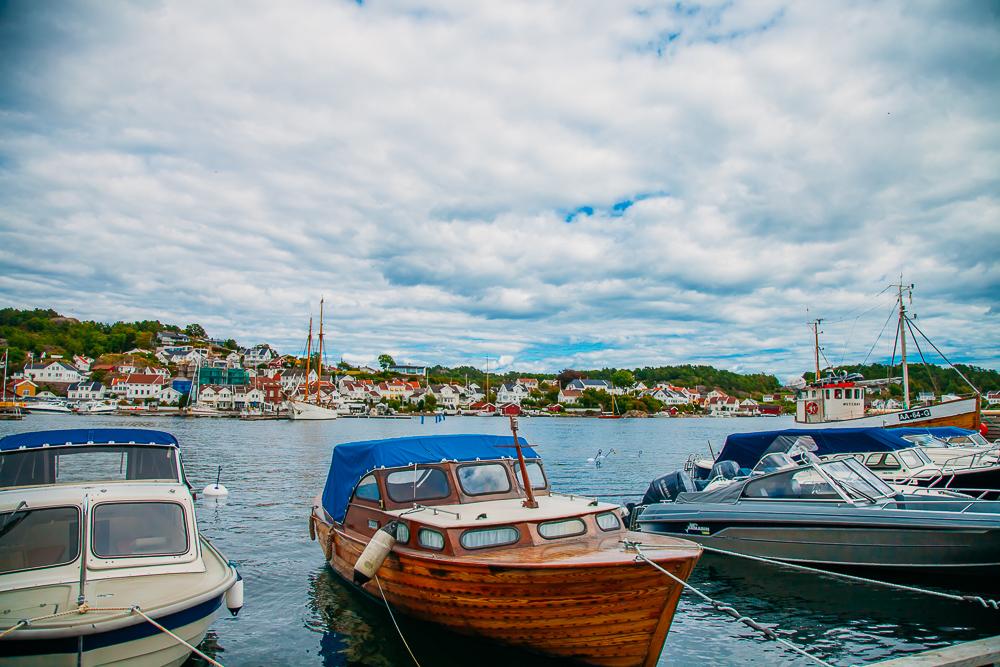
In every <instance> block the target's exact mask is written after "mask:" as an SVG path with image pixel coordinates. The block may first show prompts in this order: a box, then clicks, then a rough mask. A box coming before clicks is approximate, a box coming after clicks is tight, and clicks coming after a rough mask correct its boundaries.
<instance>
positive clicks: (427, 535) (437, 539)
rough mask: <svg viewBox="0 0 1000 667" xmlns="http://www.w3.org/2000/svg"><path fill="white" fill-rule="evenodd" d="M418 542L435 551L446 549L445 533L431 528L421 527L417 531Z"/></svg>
mask: <svg viewBox="0 0 1000 667" xmlns="http://www.w3.org/2000/svg"><path fill="white" fill-rule="evenodd" d="M417 542H419V543H420V546H422V547H425V548H427V549H433V550H434V551H441V550H442V549H444V535H442V534H441V533H439V532H438V531H436V530H431V529H430V528H421V529H420V530H419V531H418V532H417Z"/></svg>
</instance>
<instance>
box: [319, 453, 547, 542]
mask: <svg viewBox="0 0 1000 667" xmlns="http://www.w3.org/2000/svg"><path fill="white" fill-rule="evenodd" d="M518 442H519V443H520V444H521V450H522V451H523V452H524V458H526V459H537V458H538V454H536V453H535V450H534V449H532V448H531V447H530V446H529V445H528V441H527V440H525V439H524V438H518ZM515 456H516V449H515V447H514V438H513V436H509V435H508V436H500V435H482V434H468V435H464V434H458V435H436V436H415V437H408V438H388V439H385V440H364V441H361V442H345V443H343V444H340V445H336V446H335V447H334V448H333V461H332V462H331V464H330V473H329V475H328V476H327V478H326V487H325V488H324V489H323V509H324V510H326V513H327V514H329V515H330V516H331V517H332V518H333V520H334V521H336V522H337V523H343V521H344V516H345V515H346V514H347V504H348V503H349V502H350V500H351V494H352V493H354V487H355V486H357V484H358V482H359V481H361V478H362V477H364V476H365V475H367V474H368V473H370V472H371V471H373V470H376V469H378V468H400V467H404V466H412V465H420V464H431V463H441V462H442V461H485V460H495V459H501V458H508V459H512V458H515Z"/></svg>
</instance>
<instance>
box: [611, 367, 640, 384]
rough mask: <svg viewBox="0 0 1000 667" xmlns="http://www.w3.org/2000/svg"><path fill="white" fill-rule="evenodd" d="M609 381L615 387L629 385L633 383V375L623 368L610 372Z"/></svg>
mask: <svg viewBox="0 0 1000 667" xmlns="http://www.w3.org/2000/svg"><path fill="white" fill-rule="evenodd" d="M611 383H612V384H613V385H615V386H616V387H631V386H632V385H634V384H635V375H633V374H632V371H630V370H626V369H624V368H623V369H622V370H618V371H615V372H614V373H612V374H611Z"/></svg>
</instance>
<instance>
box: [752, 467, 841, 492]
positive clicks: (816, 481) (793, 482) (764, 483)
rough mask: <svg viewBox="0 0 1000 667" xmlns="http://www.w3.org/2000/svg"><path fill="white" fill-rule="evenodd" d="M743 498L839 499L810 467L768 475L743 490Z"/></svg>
mask: <svg viewBox="0 0 1000 667" xmlns="http://www.w3.org/2000/svg"><path fill="white" fill-rule="evenodd" d="M743 497H744V498H778V499H781V498H807V499H809V500H827V499H836V500H839V499H840V495H839V494H838V493H837V491H836V490H835V489H834V488H833V487H832V486H831V485H830V483H829V482H827V481H826V480H825V479H823V477H822V476H821V475H820V474H819V473H818V472H816V470H815V469H813V468H812V467H809V468H801V469H799V470H789V471H788V472H785V473H778V474H774V475H768V476H766V477H762V478H760V479H757V480H753V481H751V482H747V485H746V486H745V487H744V488H743Z"/></svg>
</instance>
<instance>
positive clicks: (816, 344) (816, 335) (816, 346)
mask: <svg viewBox="0 0 1000 667" xmlns="http://www.w3.org/2000/svg"><path fill="white" fill-rule="evenodd" d="M822 321H823V320H821V319H817V320H813V322H812V330H813V349H814V352H815V356H816V377H815V378H814V381H815V382H819V325H820V323H821V322H822Z"/></svg>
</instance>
